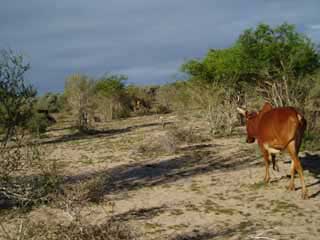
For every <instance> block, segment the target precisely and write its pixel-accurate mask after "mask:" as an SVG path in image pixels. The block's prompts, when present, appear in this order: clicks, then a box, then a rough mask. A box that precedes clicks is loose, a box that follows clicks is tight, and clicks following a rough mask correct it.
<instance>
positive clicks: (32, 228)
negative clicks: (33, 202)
mask: <svg viewBox="0 0 320 240" xmlns="http://www.w3.org/2000/svg"><path fill="white" fill-rule="evenodd" d="M0 234H1V235H0V237H3V238H4V239H8V240H27V239H34V240H136V239H138V234H136V233H135V232H134V231H133V230H132V228H131V227H130V226H129V225H127V224H126V223H123V222H118V221H116V220H114V219H112V218H111V219H109V220H107V221H104V222H103V223H101V224H99V225H91V224H86V223H83V222H82V221H80V220H79V219H76V220H73V221H72V222H71V223H70V224H63V223H61V224H47V223H45V222H40V223H35V222H33V221H31V220H30V219H22V220H21V221H20V223H19V224H18V225H17V226H16V228H15V229H14V231H10V232H9V231H8V229H7V228H6V227H5V226H4V224H3V223H2V222H1V223H0Z"/></svg>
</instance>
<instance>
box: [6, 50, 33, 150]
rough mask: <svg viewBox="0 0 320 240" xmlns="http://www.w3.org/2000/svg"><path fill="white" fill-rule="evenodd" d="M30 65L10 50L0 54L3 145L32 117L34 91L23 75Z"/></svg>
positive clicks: (21, 56)
mask: <svg viewBox="0 0 320 240" xmlns="http://www.w3.org/2000/svg"><path fill="white" fill-rule="evenodd" d="M29 69H30V64H29V63H26V62H25V59H24V56H23V55H20V54H16V53H14V52H13V51H11V50H2V51H1V52H0V127H1V128H3V129H4V131H5V137H4V141H3V143H4V144H7V142H8V141H9V140H10V139H11V138H12V137H13V136H14V135H16V130H17V128H19V127H20V128H24V127H26V124H27V123H28V121H29V120H30V118H31V117H32V108H33V104H34V101H35V96H36V93H37V92H36V90H35V89H34V88H33V86H32V85H30V84H27V83H26V82H25V79H24V75H25V73H26V72H27V71H28V70H29Z"/></svg>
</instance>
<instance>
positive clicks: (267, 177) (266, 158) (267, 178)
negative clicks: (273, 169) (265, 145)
mask: <svg viewBox="0 0 320 240" xmlns="http://www.w3.org/2000/svg"><path fill="white" fill-rule="evenodd" d="M262 154H263V159H264V163H265V167H266V172H265V176H264V182H265V183H266V184H268V183H269V182H270V173H269V165H270V160H269V153H268V151H266V150H265V149H262Z"/></svg>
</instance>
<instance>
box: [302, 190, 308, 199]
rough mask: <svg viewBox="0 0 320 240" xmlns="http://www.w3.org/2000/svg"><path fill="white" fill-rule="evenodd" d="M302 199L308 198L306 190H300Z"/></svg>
mask: <svg viewBox="0 0 320 240" xmlns="http://www.w3.org/2000/svg"><path fill="white" fill-rule="evenodd" d="M302 199H305V200H306V199H309V196H308V192H307V191H305V192H302Z"/></svg>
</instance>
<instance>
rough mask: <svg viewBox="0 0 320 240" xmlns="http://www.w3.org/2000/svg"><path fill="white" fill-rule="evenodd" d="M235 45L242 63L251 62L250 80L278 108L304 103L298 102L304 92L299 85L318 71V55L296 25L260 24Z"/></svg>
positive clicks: (246, 70)
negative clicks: (239, 51)
mask: <svg viewBox="0 0 320 240" xmlns="http://www.w3.org/2000/svg"><path fill="white" fill-rule="evenodd" d="M236 44H238V45H239V46H240V47H241V58H242V60H243V61H244V62H246V63H248V64H246V65H245V66H246V67H247V69H244V71H245V72H247V73H249V74H251V79H250V80H251V81H255V82H256V84H257V86H258V90H259V91H260V92H261V93H262V94H263V95H264V96H265V98H267V99H268V100H269V101H271V102H272V103H273V104H274V105H276V106H283V105H295V104H297V101H300V102H301V101H302V99H297V93H296V92H297V91H298V92H299V91H301V89H297V88H296V86H297V85H301V84H300V83H299V81H302V80H303V79H304V77H305V76H306V75H307V74H311V73H313V72H314V71H315V70H316V69H317V68H319V66H320V62H319V52H318V51H317V49H316V47H315V45H314V44H313V43H312V42H311V40H310V39H309V38H307V37H306V36H305V35H303V34H301V33H298V32H297V31H296V29H295V26H294V25H290V24H287V23H284V24H281V25H279V26H277V27H274V28H272V27H270V26H269V25H267V24H260V25H258V26H257V27H256V29H247V30H245V31H244V32H243V34H241V36H240V37H239V39H238V41H237V43H236ZM302 85H303V84H302ZM302 85H301V86H302Z"/></svg>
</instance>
